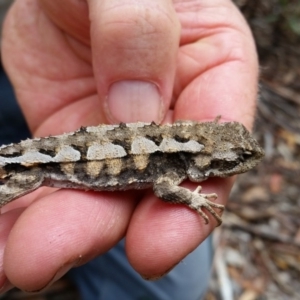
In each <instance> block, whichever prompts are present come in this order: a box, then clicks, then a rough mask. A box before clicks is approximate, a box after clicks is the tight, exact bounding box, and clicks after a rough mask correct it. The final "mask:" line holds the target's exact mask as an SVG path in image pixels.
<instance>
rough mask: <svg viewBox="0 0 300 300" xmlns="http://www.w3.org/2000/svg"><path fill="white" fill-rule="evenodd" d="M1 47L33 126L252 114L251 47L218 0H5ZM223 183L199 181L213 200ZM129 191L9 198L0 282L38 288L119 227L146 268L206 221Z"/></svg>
mask: <svg viewBox="0 0 300 300" xmlns="http://www.w3.org/2000/svg"><path fill="white" fill-rule="evenodd" d="M180 27H181V28H180ZM2 57H3V62H4V65H5V68H6V70H7V72H8V74H9V76H10V78H11V81H12V83H13V85H14V88H15V91H16V95H17V97H18V100H19V103H20V105H21V107H22V109H23V112H24V114H25V116H26V119H27V121H28V124H29V126H30V128H31V130H32V132H33V134H34V136H45V135H49V134H51V135H53V134H59V133H62V132H68V131H71V130H75V129H77V128H79V127H80V126H87V125H97V124H100V123H107V122H119V121H123V122H134V121H137V120H140V121H152V120H154V121H156V122H160V121H173V120H176V119H181V120H184V119H192V120H204V121H205V120H211V119H214V118H215V117H216V116H218V115H222V119H223V120H236V121H240V122H242V123H244V124H245V125H246V126H247V127H248V128H249V127H251V124H252V120H253V115H254V108H255V101H256V93H257V90H256V89H257V74H258V66H257V57H256V52H255V47H254V43H253V40H252V36H251V33H250V31H249V29H248V27H247V25H246V23H245V21H244V19H243V17H242V16H241V15H240V13H239V12H238V10H237V9H236V8H235V6H234V5H233V4H232V3H231V1H228V0H215V1H211V0H198V1H192V2H191V1H183V0H181V1H179V0H178V1H173V3H171V2H170V1H167V0H157V1H156V0H151V1H150V0H148V1H147V0H141V1H139V2H138V3H137V1H132V0H129V1H127V2H126V3H124V1H121V0H109V1H108V0H107V1H106V0H102V1H99V0H88V1H86V2H85V1H74V0H65V1H61V2H60V3H59V4H57V3H56V2H55V1H52V0H40V1H38V0H17V1H16V2H15V3H14V5H13V7H12V9H11V11H10V13H9V15H8V17H7V20H6V23H5V28H4V38H3V49H2ZM231 184H232V180H230V179H213V180H208V181H207V182H204V183H203V184H201V185H202V186H203V190H204V191H205V192H208V193H209V192H216V193H217V194H218V195H219V198H218V202H219V203H222V204H224V203H225V202H226V199H227V196H228V193H229V191H230V188H231ZM186 186H190V187H192V184H190V183H186ZM192 188H194V187H192ZM140 196H141V195H140V193H136V192H134V191H133V192H126V193H119V192H115V193H95V192H84V191H73V190H72V191H71V190H59V191H55V192H52V190H50V189H46V188H43V189H39V190H37V191H35V192H34V193H32V194H30V195H27V196H25V197H23V198H22V199H20V200H18V201H16V202H14V203H11V204H9V205H8V206H7V207H5V208H4V209H3V212H4V211H5V213H4V214H2V215H1V216H0V218H1V224H2V226H1V235H0V236H1V244H0V245H1V248H0V249H2V252H3V253H4V255H3V264H1V265H2V267H1V269H0V270H1V273H0V274H1V277H0V286H3V289H2V291H5V290H7V289H9V288H10V287H11V286H13V285H15V286H17V287H19V288H21V289H24V290H27V291H35V290H40V289H42V288H43V287H45V286H47V285H48V284H50V283H51V282H53V281H55V280H57V279H58V278H59V277H61V276H62V275H63V274H64V273H65V272H67V271H68V270H69V269H70V268H71V267H73V266H76V265H79V264H82V263H84V262H86V261H88V260H90V259H92V258H93V257H95V256H97V255H101V254H102V253H104V252H106V251H107V250H109V249H110V248H111V247H113V246H114V245H115V244H116V243H117V242H118V241H119V240H120V239H121V238H122V237H124V236H125V235H126V252H127V256H128V259H129V261H130V263H131V265H132V266H133V267H134V268H135V269H136V270H137V272H139V273H140V274H142V275H143V276H145V277H148V278H151V277H157V276H160V275H162V274H164V273H165V272H167V271H168V270H170V269H171V268H172V267H173V266H174V265H176V264H177V263H178V262H180V261H181V260H182V259H183V258H184V257H185V256H186V255H187V254H188V253H190V252H191V251H193V250H194V249H195V248H196V247H197V246H198V245H199V244H200V243H201V242H202V241H203V240H204V239H205V238H206V237H207V236H208V235H209V234H210V233H211V231H212V230H213V229H214V227H215V226H216V221H215V220H214V219H213V218H210V223H209V224H208V225H205V224H204V222H203V219H202V218H201V217H199V215H198V214H197V213H195V212H193V211H191V210H190V209H188V208H185V207H183V206H179V205H174V206H173V205H169V204H166V203H164V202H162V201H161V200H159V199H157V198H156V197H155V196H154V195H153V193H147V194H146V195H144V196H143V197H142V199H141V200H140V199H139V198H140ZM41 198H43V199H41ZM37 199H39V200H38V201H36V200H37ZM138 200H140V201H138ZM149 233H150V234H149ZM41 266H42V267H41ZM6 278H8V279H6Z"/></svg>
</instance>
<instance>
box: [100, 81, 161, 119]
mask: <svg viewBox="0 0 300 300" xmlns="http://www.w3.org/2000/svg"><path fill="white" fill-rule="evenodd" d="M105 108H106V113H107V115H108V116H107V117H108V119H110V121H112V122H125V123H130V122H138V121H142V122H152V121H154V122H157V123H159V122H160V121H162V118H163V116H164V111H163V110H164V109H163V103H162V97H161V95H160V93H159V90H158V87H157V86H156V85H155V84H153V83H151V82H147V81H139V80H124V81H118V82H115V83H113V84H112V85H111V87H110V89H109V93H108V97H107V103H106V107H105Z"/></svg>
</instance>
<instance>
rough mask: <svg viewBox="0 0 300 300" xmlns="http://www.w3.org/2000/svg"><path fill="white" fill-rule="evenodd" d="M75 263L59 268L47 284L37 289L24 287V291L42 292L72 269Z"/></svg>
mask: <svg viewBox="0 0 300 300" xmlns="http://www.w3.org/2000/svg"><path fill="white" fill-rule="evenodd" d="M74 265H76V262H75V263H74V262H73V263H70V264H66V265H64V266H63V267H62V268H61V269H59V270H58V271H57V272H56V273H55V274H54V276H53V277H52V278H51V280H50V281H49V282H48V283H47V284H46V285H44V286H43V287H41V288H38V289H35V290H25V289H24V290H23V291H24V292H26V293H37V292H41V291H43V290H45V289H46V288H48V287H49V286H51V285H52V284H53V283H54V282H55V281H57V280H58V279H60V278H61V277H63V276H64V275H65V274H66V273H67V272H68V271H69V270H70V269H72V268H73V267H74Z"/></svg>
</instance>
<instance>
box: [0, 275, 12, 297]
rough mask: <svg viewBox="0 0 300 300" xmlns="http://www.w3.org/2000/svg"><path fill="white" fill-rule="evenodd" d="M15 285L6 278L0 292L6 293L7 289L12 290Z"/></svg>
mask: <svg viewBox="0 0 300 300" xmlns="http://www.w3.org/2000/svg"><path fill="white" fill-rule="evenodd" d="M13 287H14V286H13V285H12V284H11V283H10V282H9V281H8V280H7V279H6V280H5V282H4V283H3V285H2V286H1V288H0V294H4V293H6V292H7V291H9V290H11V289H12V288H13Z"/></svg>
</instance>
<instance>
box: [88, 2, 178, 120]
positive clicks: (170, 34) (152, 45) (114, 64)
mask: <svg viewBox="0 0 300 300" xmlns="http://www.w3.org/2000/svg"><path fill="white" fill-rule="evenodd" d="M88 5H89V12H90V20H91V46H92V55H93V69H94V74H95V78H96V85H97V89H98V94H99V97H100V101H101V103H102V105H103V107H104V109H105V112H106V116H107V118H108V119H109V120H110V121H112V122H120V121H122V122H136V121H156V122H160V121H162V119H163V118H164V115H165V113H166V112H167V110H168V108H169V105H170V101H171V97H172V91H173V83H174V76H175V68H176V57H177V50H178V47H179V37H180V25H179V21H178V19H177V16H176V13H175V10H174V8H173V6H172V3H171V2H170V1H169V0H141V1H135V0H129V1H126V2H125V3H124V1H123V0H102V1H99V0H88Z"/></svg>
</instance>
